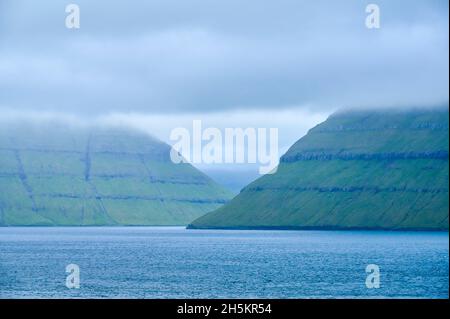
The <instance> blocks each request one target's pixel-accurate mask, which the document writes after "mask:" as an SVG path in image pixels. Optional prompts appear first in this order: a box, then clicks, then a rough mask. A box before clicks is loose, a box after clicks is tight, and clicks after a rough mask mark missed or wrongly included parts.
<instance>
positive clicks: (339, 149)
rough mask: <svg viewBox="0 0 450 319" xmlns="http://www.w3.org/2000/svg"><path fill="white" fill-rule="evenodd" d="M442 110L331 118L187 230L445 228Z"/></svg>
mask: <svg viewBox="0 0 450 319" xmlns="http://www.w3.org/2000/svg"><path fill="white" fill-rule="evenodd" d="M448 127H449V120H448V109H442V110H416V111H354V112H350V111H348V112H341V113H337V114H335V115H333V116H331V117H330V118H329V119H328V120H327V121H325V122H324V123H322V124H320V125H318V126H316V127H315V128H313V129H311V130H310V131H309V132H308V134H307V135H306V136H305V137H303V138H302V139H300V140H299V141H298V142H296V143H295V144H294V145H293V146H292V147H291V148H290V149H289V151H288V152H287V153H286V154H285V155H284V156H283V157H282V158H281V161H280V166H279V168H278V171H277V173H276V174H274V175H266V176H263V177H261V178H260V179H258V180H256V181H255V182H253V183H251V184H250V185H248V186H247V187H246V188H244V189H243V190H242V191H241V193H240V194H239V195H238V196H237V197H236V198H234V199H233V200H232V201H231V202H230V203H228V204H227V205H225V206H223V207H221V208H219V209H217V210H216V211H214V212H211V213H209V214H207V215H205V216H203V217H200V218H199V219H197V220H195V221H194V222H193V223H192V224H191V225H190V227H192V228H288V229H289V228H293V229H295V228H298V229H430V230H438V229H448V227H449V226H448V215H449V199H448V195H449V194H448V187H449V175H448V170H449V162H448V152H449V131H448Z"/></svg>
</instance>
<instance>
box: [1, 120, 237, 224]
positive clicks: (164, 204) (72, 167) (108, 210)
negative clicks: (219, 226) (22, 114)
mask: <svg viewBox="0 0 450 319" xmlns="http://www.w3.org/2000/svg"><path fill="white" fill-rule="evenodd" d="M169 152H170V147H169V146H168V145H166V144H164V143H161V142H159V141H157V140H154V139H152V138H149V137H148V136H146V135H143V134H139V133H136V132H130V131H126V130H120V129H91V128H80V127H76V128H75V127H72V128H71V127H64V126H61V125H53V124H51V123H48V124H45V125H44V124H41V125H37V126H36V125H31V124H29V123H28V124H26V123H14V124H5V123H2V125H1V126H0V225H2V226H8V225H67V226H69V225H186V224H187V223H188V222H190V221H192V220H193V219H195V218H197V217H199V216H201V215H203V214H205V213H207V212H209V211H211V210H214V209H215V208H218V207H219V206H221V205H222V204H223V203H225V202H226V201H227V200H228V199H229V198H230V194H229V193H228V191H226V190H224V189H223V188H222V187H221V186H219V185H217V184H216V183H215V182H213V181H212V180H211V179H210V178H208V177H207V176H206V175H204V174H203V173H201V172H200V171H198V170H197V169H195V168H194V167H192V166H191V165H189V164H177V165H176V164H173V163H172V162H171V161H170V158H169Z"/></svg>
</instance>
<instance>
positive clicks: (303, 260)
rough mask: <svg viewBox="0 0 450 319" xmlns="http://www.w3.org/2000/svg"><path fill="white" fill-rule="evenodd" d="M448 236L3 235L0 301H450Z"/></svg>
mask: <svg viewBox="0 0 450 319" xmlns="http://www.w3.org/2000/svg"><path fill="white" fill-rule="evenodd" d="M448 290H449V234H448V232H400V231H399V232H396V231H273V230H187V229H185V228H184V227H0V298H2V299H10V298H14V299H16V298H133V299H134V298H138V299H140V298H152V299H154V298H157V299H160V298H176V299H185V298H214V299H216V298H274V299H279V298H296V299H297V298H320V299H322V298H338V299H341V298H346V299H347V298H358V299H361V298H364V299H365V298H414V299H416V298H448V297H449V294H448Z"/></svg>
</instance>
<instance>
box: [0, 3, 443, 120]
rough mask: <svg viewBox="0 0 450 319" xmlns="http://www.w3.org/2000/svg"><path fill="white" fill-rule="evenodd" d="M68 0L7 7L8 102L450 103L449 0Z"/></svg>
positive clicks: (235, 106) (0, 16) (3, 91)
mask: <svg viewBox="0 0 450 319" xmlns="http://www.w3.org/2000/svg"><path fill="white" fill-rule="evenodd" d="M74 2H75V3H77V4H79V6H80V9H81V29H79V30H76V31H74V30H68V29H66V28H65V27H64V19H65V15H66V13H65V12H64V8H65V5H66V1H48V2H40V3H39V5H38V4H36V2H34V1H23V0H9V1H8V0H7V1H2V2H1V6H0V21H2V22H0V39H1V40H0V108H2V107H3V108H9V109H12V108H13V109H15V110H19V111H24V112H25V111H27V112H28V111H38V112H43V111H48V112H67V113H70V114H78V115H87V114H91V115H107V114H111V113H116V114H118V113H130V112H131V113H137V114H152V115H156V114H181V113H185V114H195V113H198V114H208V113H218V114H221V113H222V114H223V113H224V112H238V111H248V112H252V111H256V112H265V111H267V112H272V113H273V112H276V111H278V110H281V109H286V110H289V109H308V110H313V111H316V112H325V111H330V110H331V109H335V108H337V107H341V106H347V107H369V106H370V107H372V106H405V105H407V106H409V105H410V106H428V105H435V104H442V103H448V84H449V83H448V77H449V73H448V69H449V66H448V52H449V51H448V2H447V1H429V0H427V1H425V0H417V1H414V2H411V1H376V3H377V4H379V6H380V8H381V29H379V30H369V29H367V28H365V25H364V21H365V17H366V13H365V6H366V5H367V4H368V2H367V1H360V0H354V1H345V2H343V1H339V2H337V1H331V0H330V1H297V0H295V1H294V0H282V1H274V0H270V1H264V2H262V1H256V0H255V1H246V2H245V5H244V3H243V2H242V1H236V0H227V1H223V0H220V1H206V0H190V1H181V0H178V1H175V0H165V1H155V0H153V1H146V2H144V1H135V2H129V1H95V2H93V1H86V0H79V1H74Z"/></svg>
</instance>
